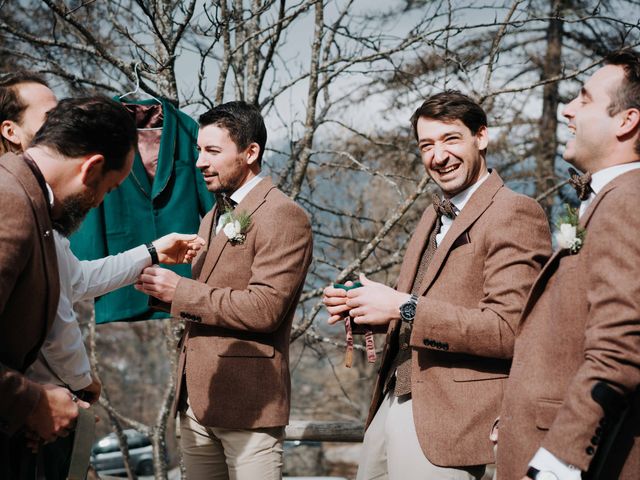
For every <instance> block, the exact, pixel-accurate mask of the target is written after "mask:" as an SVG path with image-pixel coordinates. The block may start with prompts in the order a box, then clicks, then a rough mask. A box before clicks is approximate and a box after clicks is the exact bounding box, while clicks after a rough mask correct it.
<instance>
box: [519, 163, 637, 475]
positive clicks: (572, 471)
mask: <svg viewBox="0 0 640 480" xmlns="http://www.w3.org/2000/svg"><path fill="white" fill-rule="evenodd" d="M637 168H640V162H631V163H625V164H622V165H615V166H613V167H608V168H604V169H602V170H599V171H597V172H596V173H594V174H592V175H591V189H592V190H593V192H592V193H591V195H589V198H587V199H586V200H583V201H582V202H581V203H580V211H579V215H580V216H582V215H583V214H584V212H585V211H586V210H587V208H588V207H589V205H591V202H592V201H593V199H594V198H595V197H596V195H597V194H598V193H599V192H600V190H602V189H603V188H604V186H605V185H606V184H607V183H609V182H610V181H611V180H613V179H614V178H616V177H617V176H619V175H622V174H623V173H626V172H629V171H631V170H635V169H637ZM529 466H530V467H534V468H537V469H538V470H540V471H546V472H552V473H553V474H555V476H556V477H558V480H580V478H581V476H582V472H581V471H580V470H579V469H578V468H577V467H574V466H573V465H569V464H568V463H566V462H564V461H562V460H560V459H559V458H558V457H556V456H555V455H554V454H553V453H551V452H550V451H549V450H547V449H545V448H542V447H541V448H539V449H538V451H537V452H536V454H535V455H534V456H533V458H532V459H531V462H529Z"/></svg>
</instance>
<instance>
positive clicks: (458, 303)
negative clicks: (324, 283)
mask: <svg viewBox="0 0 640 480" xmlns="http://www.w3.org/2000/svg"><path fill="white" fill-rule="evenodd" d="M411 121H412V125H413V132H414V134H415V136H416V140H417V141H418V148H419V149H420V155H421V157H422V163H423V164H424V167H425V169H426V171H427V173H428V174H429V175H430V176H431V178H432V179H433V180H434V182H436V183H437V184H438V186H439V187H440V189H441V190H442V193H443V197H444V198H441V197H440V196H439V195H438V196H436V197H435V198H434V205H433V206H429V207H428V208H427V209H426V210H425V212H424V215H423V216H422V219H421V220H420V223H419V224H418V226H417V228H416V231H415V233H414V234H413V236H412V237H411V240H410V242H409V244H408V246H407V251H406V253H405V256H404V260H403V262H402V267H401V269H400V274H399V276H398V283H397V287H396V288H391V287H388V286H386V285H383V284H381V283H377V282H373V281H371V280H369V279H367V278H366V277H365V276H364V275H361V278H360V280H361V282H362V284H363V286H362V287H360V288H354V289H351V290H349V291H348V292H346V291H345V290H343V289H337V288H333V287H327V288H326V289H325V291H324V295H325V296H324V299H323V301H324V303H325V305H326V306H327V309H328V311H329V313H330V314H331V317H330V319H329V321H330V323H335V322H337V321H340V320H342V319H343V315H345V314H348V315H349V316H350V317H351V318H352V319H353V320H354V322H355V323H356V324H363V325H372V326H374V327H379V326H383V327H384V328H386V329H387V337H386V343H385V347H384V353H383V354H382V360H381V366H380V370H379V372H378V378H377V382H376V386H375V390H374V394H373V400H372V402H371V408H370V410H369V418H368V420H367V430H366V433H365V437H364V443H363V449H362V456H361V460H360V465H359V468H358V476H357V478H358V480H371V479H386V478H391V479H392V480H413V479H415V480H422V479H425V480H426V479H444V478H446V479H456V480H458V479H460V480H471V479H475V480H479V479H480V478H482V477H483V476H484V475H485V471H486V470H487V468H486V466H487V465H488V464H493V463H494V462H495V460H494V454H493V446H492V444H491V442H490V441H489V431H490V429H491V426H492V424H493V422H494V420H495V418H496V417H497V416H498V413H499V409H500V401H501V400H502V389H503V386H504V384H505V382H506V378H507V376H508V374H509V367H510V364H511V356H512V354H513V341H514V333H515V330H516V327H517V322H518V318H519V316H520V311H521V310H522V306H523V305H524V302H525V299H526V295H527V292H528V291H529V288H530V287H531V284H532V283H533V281H534V279H535V278H536V275H537V274H538V272H539V271H540V269H541V268H542V265H543V264H544V262H545V261H546V260H547V258H548V256H549V255H550V253H551V245H550V233H549V226H548V224H547V220H546V218H545V216H544V212H543V211H542V209H541V208H540V206H539V205H538V204H537V203H536V202H535V201H534V200H533V199H531V198H529V197H526V196H524V195H518V194H516V193H515V192H513V191H512V190H510V189H509V188H508V187H506V186H505V185H504V183H503V181H502V179H501V178H500V176H499V175H498V172H496V171H495V170H493V171H492V170H489V169H488V168H487V164H486V153H487V147H488V144H489V134H488V128H487V117H486V114H485V112H484V110H483V109H482V107H481V106H480V105H478V104H477V103H476V102H475V101H474V100H473V99H471V98H469V97H467V96H466V95H463V94H462V93H460V92H457V91H445V92H441V93H438V94H435V95H433V96H431V97H429V98H428V99H426V100H425V101H424V103H423V104H422V105H421V106H420V107H419V108H418V109H417V110H416V111H415V113H414V114H413V116H412V118H411Z"/></svg>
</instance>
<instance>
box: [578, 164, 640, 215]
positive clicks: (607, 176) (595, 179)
mask: <svg viewBox="0 0 640 480" xmlns="http://www.w3.org/2000/svg"><path fill="white" fill-rule="evenodd" d="M636 168H640V162H630V163H623V164H622V165H614V166H613V167H609V168H603V169H602V170H600V171H598V172H596V173H593V174H592V175H591V190H593V192H592V193H591V195H589V198H587V199H586V200H584V201H582V202H580V212H579V213H580V216H582V214H583V213H584V212H585V211H586V210H587V207H588V206H589V205H591V202H592V201H593V199H594V198H595V197H596V195H597V194H598V192H600V190H602V188H603V187H604V186H605V185H606V184H607V183H609V182H610V181H611V180H613V179H614V178H616V177H617V176H619V175H622V174H623V173H627V172H630V171H631V170H635V169H636Z"/></svg>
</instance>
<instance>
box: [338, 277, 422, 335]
mask: <svg viewBox="0 0 640 480" xmlns="http://www.w3.org/2000/svg"><path fill="white" fill-rule="evenodd" d="M360 283H362V287H360V288H354V289H352V290H349V291H347V292H346V295H347V302H346V305H347V306H348V307H349V316H350V317H351V318H353V321H354V322H355V323H357V324H366V325H387V324H388V323H389V322H390V321H391V320H394V319H399V318H400V305H402V304H403V303H405V302H406V301H407V300H409V298H410V297H411V295H409V294H408V293H401V292H398V291H397V290H394V289H393V288H391V287H387V286H386V285H383V284H382V283H377V282H372V281H371V280H369V279H368V278H367V277H365V276H364V274H362V273H361V274H360Z"/></svg>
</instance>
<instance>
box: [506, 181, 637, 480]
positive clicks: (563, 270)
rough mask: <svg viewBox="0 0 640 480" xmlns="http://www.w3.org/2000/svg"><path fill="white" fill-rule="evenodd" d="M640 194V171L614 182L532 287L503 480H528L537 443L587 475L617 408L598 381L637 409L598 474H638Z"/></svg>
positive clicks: (509, 405)
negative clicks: (572, 242) (578, 236)
mask: <svg viewBox="0 0 640 480" xmlns="http://www.w3.org/2000/svg"><path fill="white" fill-rule="evenodd" d="M639 192H640V170H634V171H631V172H627V173H625V174H623V175H621V176H619V177H617V178H615V179H614V180H612V181H611V182H610V183H609V184H607V185H606V186H605V187H604V188H603V189H602V191H600V192H599V193H598V195H597V196H596V197H595V198H594V200H593V202H592V204H591V205H590V206H589V208H588V209H587V211H586V212H585V213H584V215H583V216H582V218H581V219H580V223H581V225H583V226H584V227H585V228H586V232H587V233H586V238H585V242H584V246H583V247H582V249H581V250H580V251H579V252H578V253H577V254H573V255H572V254H570V252H568V251H567V250H562V251H559V252H556V254H555V255H554V256H553V257H552V259H551V260H550V261H549V263H548V264H547V265H546V266H545V268H544V270H543V271H542V273H541V274H540V276H539V277H538V279H537V280H536V282H535V285H534V287H533V289H532V291H531V294H530V296H529V299H528V301H527V306H526V309H525V310H524V312H523V318H522V321H521V326H520V331H519V333H518V336H517V339H516V347H515V356H514V363H513V369H512V372H511V378H510V380H509V382H508V386H507V391H506V394H505V400H504V405H503V412H502V415H501V420H500V437H499V445H498V476H499V478H500V479H505V480H511V479H513V478H521V477H522V476H523V475H524V474H525V473H526V470H527V464H528V462H529V460H531V457H532V456H533V455H534V453H535V452H536V451H537V450H538V448H539V447H540V446H542V447H544V448H546V449H547V450H549V451H550V452H551V453H553V454H554V455H556V456H557V457H558V458H560V459H562V460H564V461H565V462H567V463H569V464H572V465H574V466H576V467H578V468H580V469H581V470H583V471H586V470H587V469H588V468H589V466H590V464H591V462H592V460H593V458H594V457H595V455H597V453H598V448H599V447H600V446H601V445H602V444H603V443H607V442H608V441H609V440H610V438H609V435H610V427H611V426H612V424H614V423H615V418H613V417H615V411H617V410H619V408H616V402H617V400H616V395H615V394H614V396H609V395H604V396H603V395H602V391H600V394H596V397H598V398H599V399H600V400H599V402H597V401H596V400H594V398H593V396H592V391H593V389H594V387H595V386H596V385H597V384H598V383H600V382H605V384H607V385H608V386H609V387H611V388H612V389H613V391H614V392H618V393H621V394H623V396H625V397H626V399H627V400H628V401H630V403H631V405H632V409H631V412H630V415H629V417H628V418H627V421H626V422H625V424H624V425H623V428H622V431H621V433H620V434H619V436H618V437H617V438H618V441H617V443H615V444H614V445H613V448H612V455H611V456H610V458H609V462H608V463H607V466H606V468H605V470H604V475H603V476H602V477H601V478H603V479H605V478H606V479H609V478H611V479H614V478H624V479H635V480H637V479H638V478H640V446H639V444H638V443H639V436H640V429H639V428H638V425H640V397H639V395H638V393H637V392H638V391H637V389H638V386H639V385H640V241H638V234H639V232H640V209H639V208H638V207H639V206H640V202H639V201H638V193H639ZM598 388H600V387H598ZM634 392H635V393H634ZM600 402H604V406H605V408H612V409H613V410H614V412H613V414H614V415H613V416H612V415H605V413H604V410H603V406H601V404H600Z"/></svg>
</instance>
